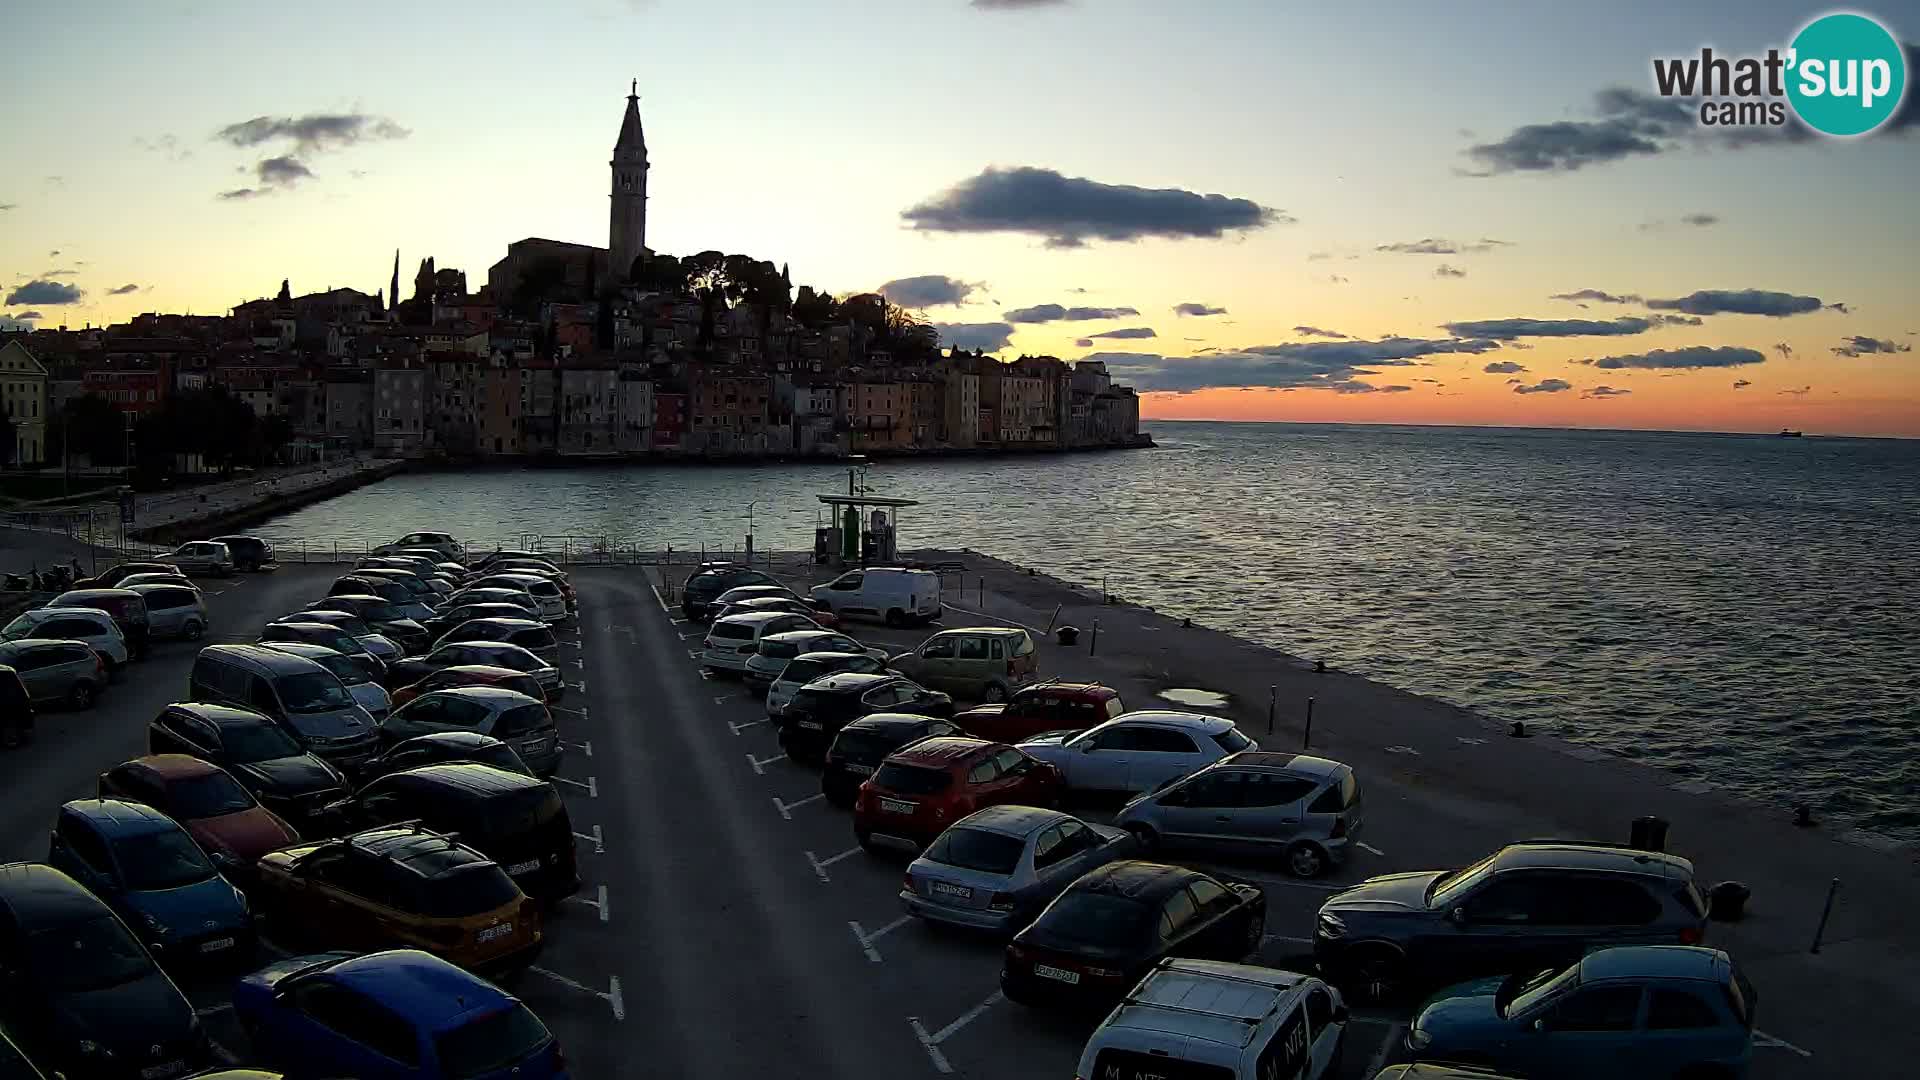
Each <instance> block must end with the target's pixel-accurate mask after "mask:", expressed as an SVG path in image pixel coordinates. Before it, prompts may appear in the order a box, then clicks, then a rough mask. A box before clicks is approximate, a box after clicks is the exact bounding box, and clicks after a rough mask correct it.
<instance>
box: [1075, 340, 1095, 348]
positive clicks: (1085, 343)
mask: <svg viewBox="0 0 1920 1080" xmlns="http://www.w3.org/2000/svg"><path fill="white" fill-rule="evenodd" d="M1073 344H1074V346H1075V347H1076V348H1081V349H1091V348H1093V339H1092V338H1075V339H1074V341H1073Z"/></svg>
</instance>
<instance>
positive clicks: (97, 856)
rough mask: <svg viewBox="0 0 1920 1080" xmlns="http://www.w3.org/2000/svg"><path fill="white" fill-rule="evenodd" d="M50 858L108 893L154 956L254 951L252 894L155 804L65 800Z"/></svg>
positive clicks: (204, 957) (227, 955) (180, 958)
mask: <svg viewBox="0 0 1920 1080" xmlns="http://www.w3.org/2000/svg"><path fill="white" fill-rule="evenodd" d="M47 862H48V864H49V865H52V866H54V867H56V868H58V869H60V870H62V871H64V872H65V873H66V874H67V875H68V876H70V877H72V878H73V879H74V880H75V881H78V882H79V883H80V884H82V885H85V886H86V887H87V888H88V889H89V890H91V891H92V892H93V894H94V895H95V896H98V897H100V898H101V899H102V900H105V901H106V902H107V906H108V907H110V908H112V909H113V912H114V914H116V915H118V916H120V918H121V920H122V921H124V922H125V923H126V924H127V925H128V926H129V927H132V928H133V932H134V933H135V934H136V935H137V936H138V937H139V938H140V942H141V944H143V945H145V946H146V947H147V951H149V952H151V953H152V954H153V956H154V958H155V959H156V960H159V961H161V962H163V963H164V962H169V961H173V962H182V963H185V962H198V961H208V962H215V963H217V962H222V961H227V960H232V961H236V962H237V961H240V960H242V959H246V958H250V957H251V956H252V955H253V948H254V932H253V918H252V916H251V915H249V914H248V912H247V899H246V897H245V896H243V895H241V893H240V890H238V889H236V888H234V887H233V886H232V885H231V884H229V883H228V881H227V879H225V878H223V877H221V876H220V872H219V871H218V870H217V869H215V868H214V865H213V862H212V860H210V859H208V858H207V855H206V852H204V851H202V850H200V845H198V844H196V843H194V842H193V837H191V836H188V835H187V831H186V830H185V829H183V828H181V827H180V825H179V823H178V822H176V821H174V820H173V819H172V818H170V817H168V816H167V815H165V814H163V813H161V812H160V811H158V810H155V809H154V808H152V807H150V806H146V805H143V804H141V803H130V802H121V801H119V800H118V799H76V800H74V801H73V802H70V803H68V804H66V805H65V806H62V807H61V808H60V817H59V819H58V821H56V822H55V824H54V828H53V842H52V845H51V847H50V848H49V850H48V852H47Z"/></svg>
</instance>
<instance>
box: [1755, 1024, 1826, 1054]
mask: <svg viewBox="0 0 1920 1080" xmlns="http://www.w3.org/2000/svg"><path fill="white" fill-rule="evenodd" d="M1753 1045H1755V1046H1772V1047H1778V1048H1779V1049H1781V1050H1791V1051H1793V1052H1794V1053H1796V1054H1799V1055H1800V1056H1801V1057H1803V1058H1810V1057H1812V1056H1813V1051H1811V1050H1802V1049H1800V1048H1799V1047H1797V1046H1795V1045H1793V1044H1792V1043H1790V1042H1788V1041H1787V1040H1785V1039H1782V1038H1780V1037H1779V1036H1777V1035H1769V1034H1767V1033H1766V1032H1764V1031H1756V1032H1754V1033H1753Z"/></svg>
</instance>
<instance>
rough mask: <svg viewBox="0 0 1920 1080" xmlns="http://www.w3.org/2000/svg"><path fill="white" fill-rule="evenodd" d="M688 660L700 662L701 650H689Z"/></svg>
mask: <svg viewBox="0 0 1920 1080" xmlns="http://www.w3.org/2000/svg"><path fill="white" fill-rule="evenodd" d="M687 659H689V660H698V659H700V650H699V649H688V650H687Z"/></svg>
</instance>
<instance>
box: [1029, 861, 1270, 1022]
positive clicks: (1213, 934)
mask: <svg viewBox="0 0 1920 1080" xmlns="http://www.w3.org/2000/svg"><path fill="white" fill-rule="evenodd" d="M1266 929H1267V894H1266V893H1264V892H1262V891H1261V890H1260V888H1259V887H1258V886H1255V885H1246V884H1240V883H1237V882H1226V881H1220V880H1218V879H1216V878H1213V877H1210V876H1209V875H1207V874H1203V873H1201V872H1200V871H1198V870H1189V869H1187V868H1186V867H1183V866H1168V865H1166V864H1165V863H1152V862H1135V861H1132V860H1128V861H1124V862H1114V863H1108V864H1107V865H1105V866H1103V867H1101V868H1099V869H1098V870H1094V871H1091V872H1089V873H1087V874H1086V875H1085V876H1083V877H1081V878H1080V880H1078V881H1076V882H1074V883H1073V884H1072V885H1069V886H1067V891H1066V892H1063V893H1061V894H1060V895H1059V896H1058V897H1056V898H1054V901H1053V903H1051V904H1048V905H1047V907H1046V910H1045V911H1042V912H1041V913H1040V917H1039V918H1038V919H1035V920H1034V921H1033V923H1032V925H1030V926H1028V927H1027V928H1026V929H1025V930H1022V931H1020V932H1019V933H1018V934H1015V935H1014V938H1013V940H1012V941H1011V942H1008V943H1007V953H1006V960H1005V962H1004V963H1003V964H1002V966H1001V968H1000V989H1001V991H1002V992H1003V993H1005V994H1006V995H1007V998H1008V1000H1010V1001H1017V1002H1019V1003H1020V1004H1022V1005H1033V1006H1045V1005H1089V1006H1097V1007H1101V1008H1104V1007H1107V1006H1110V1005H1112V1004H1113V1003H1114V1002H1115V1001H1116V1000H1118V999H1119V998H1120V997H1122V996H1123V995H1125V994H1126V992H1127V991H1128V990H1129V989H1131V988H1132V987H1133V986H1134V984H1136V983H1138V982H1139V981H1140V979H1141V978H1142V977H1143V976H1145V975H1146V973H1147V972H1148V971H1149V970H1150V969H1152V967H1153V965H1155V964H1157V963H1159V962H1160V959H1161V958H1162V957H1166V956H1180V957H1186V958H1189V959H1194V960H1226V961H1238V960H1241V959H1242V958H1244V957H1246V956H1247V955H1248V954H1250V953H1252V952H1254V951H1256V950H1257V949H1259V947H1260V939H1261V938H1262V937H1264V936H1265V935H1266Z"/></svg>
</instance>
